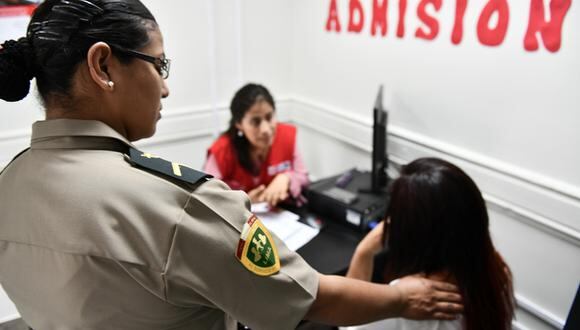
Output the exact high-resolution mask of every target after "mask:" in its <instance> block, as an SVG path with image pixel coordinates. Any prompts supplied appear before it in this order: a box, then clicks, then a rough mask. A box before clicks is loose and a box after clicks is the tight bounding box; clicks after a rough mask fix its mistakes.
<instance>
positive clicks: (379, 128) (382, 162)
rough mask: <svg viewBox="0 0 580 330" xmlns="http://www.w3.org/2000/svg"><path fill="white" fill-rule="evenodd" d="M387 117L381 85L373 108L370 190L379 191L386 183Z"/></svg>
mask: <svg viewBox="0 0 580 330" xmlns="http://www.w3.org/2000/svg"><path fill="white" fill-rule="evenodd" d="M387 119H388V113H387V111H386V110H385V109H384V107H383V86H382V85H381V86H380V87H379V93H378V95H377V99H376V101H375V106H374V110H373V155H372V157H373V158H372V167H371V168H372V172H371V192H373V193H380V192H381V191H383V190H384V187H385V186H386V184H387V166H388V157H387Z"/></svg>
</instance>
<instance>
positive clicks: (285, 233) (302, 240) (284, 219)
mask: <svg viewBox="0 0 580 330" xmlns="http://www.w3.org/2000/svg"><path fill="white" fill-rule="evenodd" d="M252 212H254V213H255V214H256V215H257V216H258V218H260V220H262V223H264V226H266V228H268V230H270V232H272V233H274V234H276V236H278V237H279V238H280V239H281V240H282V241H283V242H284V243H285V244H286V246H288V248H289V249H291V250H293V251H296V250H298V249H299V248H300V247H301V246H303V245H304V244H306V243H308V242H310V240H311V239H313V238H314V237H315V236H316V235H318V233H319V232H320V230H319V229H316V228H312V227H310V226H308V225H305V224H303V223H302V222H299V221H298V219H300V216H298V215H297V214H295V213H292V212H290V211H286V210H280V209H273V210H271V209H270V208H269V207H267V205H263V203H259V204H252Z"/></svg>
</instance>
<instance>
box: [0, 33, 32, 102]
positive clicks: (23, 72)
mask: <svg viewBox="0 0 580 330" xmlns="http://www.w3.org/2000/svg"><path fill="white" fill-rule="evenodd" d="M33 77H34V52H33V50H32V46H31V45H30V43H29V42H28V39H26V38H20V39H18V41H16V40H8V41H6V42H4V44H2V48H1V49H0V99H3V100H5V101H8V102H15V101H20V100H22V99H23V98H24V97H26V95H28V92H29V90H30V80H32V78H33Z"/></svg>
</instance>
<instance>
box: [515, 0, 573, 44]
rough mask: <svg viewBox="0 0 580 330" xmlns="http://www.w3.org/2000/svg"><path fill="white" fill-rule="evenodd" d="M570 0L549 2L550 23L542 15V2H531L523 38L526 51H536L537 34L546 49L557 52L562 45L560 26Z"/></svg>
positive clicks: (534, 0)
mask: <svg viewBox="0 0 580 330" xmlns="http://www.w3.org/2000/svg"><path fill="white" fill-rule="evenodd" d="M571 3H572V0H552V1H550V21H549V22H547V21H546V18H545V17H546V16H545V14H544V0H532V1H531V6H530V21H529V23H528V30H527V32H526V36H525V38H524V48H525V49H526V50H527V51H536V50H538V47H539V45H538V39H537V33H538V32H539V33H540V35H541V36H542V39H543V40H544V45H545V46H546V49H548V50H549V51H550V52H557V51H558V50H559V49H560V46H561V45H562V25H563V24H564V17H565V16H566V13H567V12H568V9H570V5H571Z"/></svg>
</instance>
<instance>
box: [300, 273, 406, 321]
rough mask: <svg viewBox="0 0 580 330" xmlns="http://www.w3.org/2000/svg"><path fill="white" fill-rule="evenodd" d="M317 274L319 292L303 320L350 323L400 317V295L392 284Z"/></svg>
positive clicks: (401, 298)
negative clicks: (318, 277)
mask: <svg viewBox="0 0 580 330" xmlns="http://www.w3.org/2000/svg"><path fill="white" fill-rule="evenodd" d="M319 276H320V282H319V286H318V295H317V297H316V300H315V302H314V303H313V305H312V306H311V308H310V310H309V311H308V313H307V314H306V319H309V320H312V321H316V322H320V323H326V324H333V325H353V324H362V323H368V322H372V321H376V320H380V319H384V318H390V317H398V316H401V313H402V311H403V309H404V307H403V305H404V304H403V297H402V296H401V293H400V292H399V291H398V290H397V289H396V288H394V287H390V286H387V285H380V284H373V283H369V282H364V281H360V280H356V279H349V278H344V277H340V276H327V275H319Z"/></svg>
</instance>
